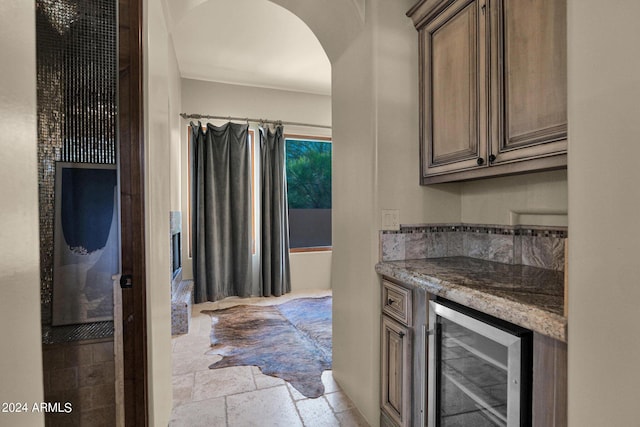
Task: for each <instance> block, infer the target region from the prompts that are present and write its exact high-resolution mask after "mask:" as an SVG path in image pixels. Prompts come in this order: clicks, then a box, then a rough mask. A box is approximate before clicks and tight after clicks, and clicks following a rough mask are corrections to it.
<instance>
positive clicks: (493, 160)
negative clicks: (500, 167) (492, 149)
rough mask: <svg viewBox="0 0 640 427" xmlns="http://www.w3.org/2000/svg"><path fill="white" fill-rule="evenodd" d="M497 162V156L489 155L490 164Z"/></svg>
mask: <svg viewBox="0 0 640 427" xmlns="http://www.w3.org/2000/svg"><path fill="white" fill-rule="evenodd" d="M495 161H496V155H495V154H490V155H489V163H493V162H495Z"/></svg>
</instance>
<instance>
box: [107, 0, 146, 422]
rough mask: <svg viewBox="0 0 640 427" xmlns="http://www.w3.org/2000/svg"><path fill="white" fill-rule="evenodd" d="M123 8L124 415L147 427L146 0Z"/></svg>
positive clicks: (126, 1) (129, 0) (128, 1)
mask: <svg viewBox="0 0 640 427" xmlns="http://www.w3.org/2000/svg"><path fill="white" fill-rule="evenodd" d="M118 6H119V11H118V99H119V103H118V156H119V159H118V164H119V167H120V197H121V223H122V229H121V248H122V267H121V270H122V274H123V275H131V278H132V279H131V281H132V285H133V286H132V287H131V288H127V289H122V319H123V323H122V325H121V327H122V334H123V353H124V354H123V357H124V362H123V363H124V406H125V407H124V413H125V425H126V426H147V425H148V424H149V414H148V406H149V404H148V389H147V376H148V372H147V325H146V283H145V280H146V267H145V247H144V236H145V228H144V179H143V177H144V134H143V117H144V116H143V107H142V106H143V74H142V0H119V1H118ZM115 327H120V325H115Z"/></svg>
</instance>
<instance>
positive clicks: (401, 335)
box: [398, 331, 404, 339]
mask: <svg viewBox="0 0 640 427" xmlns="http://www.w3.org/2000/svg"><path fill="white" fill-rule="evenodd" d="M398 336H399V337H400V339H402V338H404V332H402V331H401V332H400V333H399V334H398Z"/></svg>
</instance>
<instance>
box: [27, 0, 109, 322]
mask: <svg viewBox="0 0 640 427" xmlns="http://www.w3.org/2000/svg"><path fill="white" fill-rule="evenodd" d="M116 6H117V2H116V1H115V0H69V1H64V2H60V1H53V0H36V71H37V83H36V86H37V100H38V183H39V202H40V269H41V274H40V283H41V293H40V295H41V298H40V300H41V305H42V310H41V312H42V323H43V324H44V325H48V324H50V323H51V300H52V292H53V290H52V287H53V229H54V211H55V163H56V162H57V161H66V162H80V163H106V164H115V163H116V135H117V127H116V126H117V123H116V116H117V44H116V43H117V42H116V35H117V21H116Z"/></svg>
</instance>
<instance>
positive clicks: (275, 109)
mask: <svg viewBox="0 0 640 427" xmlns="http://www.w3.org/2000/svg"><path fill="white" fill-rule="evenodd" d="M182 107H183V110H184V112H186V113H198V114H207V115H221V116H225V117H226V116H231V117H249V118H256V119H260V118H262V119H271V120H282V121H291V122H298V123H310V124H318V125H331V97H329V96H324V95H315V94H307V93H302V92H289V91H283V90H275V89H265V88H256V87H249V86H237V85H229V84H223V83H214V82H205V81H201V80H191V79H182ZM225 121H226V120H209V122H211V123H213V124H216V125H220V124H222V123H224V122H225ZM182 123H183V126H182V128H181V131H180V133H181V136H182V163H181V164H182V206H183V207H182V211H183V222H182V229H183V231H187V230H188V229H189V218H188V203H189V188H188V186H189V184H188V180H189V178H188V172H187V171H188V162H189V158H188V152H187V145H188V133H187V126H188V124H189V121H188V120H182ZM202 123H203V124H205V123H207V120H202ZM251 126H252V128H255V123H252V124H251ZM285 132H286V133H289V134H306V135H314V136H330V135H331V130H328V129H323V128H308V127H301V126H291V125H287V126H285ZM256 137H257V133H256ZM257 153H258V151H257V150H256V155H257ZM258 176H259V170H256V181H255V182H254V187H255V188H258V186H257V185H258V183H259V180H258ZM257 217H258V216H257V215H256V218H257ZM258 229H259V228H258V227H256V230H258ZM183 235H184V236H185V239H184V244H183V254H182V260H183V277H184V278H185V279H186V278H193V269H192V260H191V258H189V252H188V248H189V246H188V233H186V232H185V233H183ZM253 258H254V259H253V265H254V276H255V277H256V278H257V274H258V266H259V252H256V255H255V256H254V257H253ZM290 263H291V290H292V291H294V292H295V291H302V290H308V289H329V288H330V287H331V283H330V279H331V265H330V263H331V252H310V253H293V254H291V256H290ZM310 278H311V279H310ZM256 283H257V282H256Z"/></svg>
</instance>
